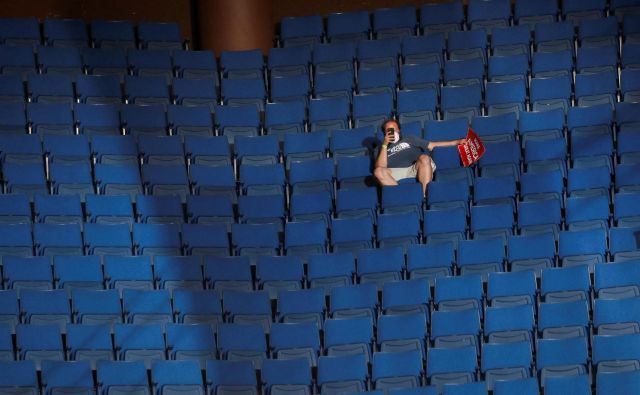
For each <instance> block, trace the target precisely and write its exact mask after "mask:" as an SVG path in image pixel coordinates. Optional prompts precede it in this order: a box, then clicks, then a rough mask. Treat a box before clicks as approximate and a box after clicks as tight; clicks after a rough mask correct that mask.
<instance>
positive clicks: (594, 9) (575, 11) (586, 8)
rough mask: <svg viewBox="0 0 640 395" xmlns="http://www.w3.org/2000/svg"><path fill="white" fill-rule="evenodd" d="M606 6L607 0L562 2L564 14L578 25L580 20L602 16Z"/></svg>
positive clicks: (571, 0)
mask: <svg viewBox="0 0 640 395" xmlns="http://www.w3.org/2000/svg"><path fill="white" fill-rule="evenodd" d="M605 8H606V4H605V2H603V1H600V0H592V1H587V2H580V1H573V0H570V1H566V2H563V3H562V16H563V17H565V19H567V20H568V21H572V22H573V23H574V24H575V25H578V24H579V22H580V21H582V20H585V19H596V18H601V17H602V16H603V15H604V12H605Z"/></svg>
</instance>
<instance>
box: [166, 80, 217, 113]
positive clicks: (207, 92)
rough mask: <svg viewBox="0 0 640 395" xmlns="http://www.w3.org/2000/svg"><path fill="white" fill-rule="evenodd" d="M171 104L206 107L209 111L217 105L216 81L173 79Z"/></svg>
mask: <svg viewBox="0 0 640 395" xmlns="http://www.w3.org/2000/svg"><path fill="white" fill-rule="evenodd" d="M172 88H173V96H172V98H173V102H175V103H176V104H181V105H183V106H207V107H209V110H210V111H213V110H214V109H215V105H216V104H218V97H217V93H216V92H217V90H216V80H215V79H213V78H206V79H205V78H200V79H189V78H174V79H173V83H172Z"/></svg>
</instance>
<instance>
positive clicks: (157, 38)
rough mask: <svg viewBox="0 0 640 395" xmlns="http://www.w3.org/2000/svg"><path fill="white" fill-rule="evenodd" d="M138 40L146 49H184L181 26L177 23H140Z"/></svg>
mask: <svg viewBox="0 0 640 395" xmlns="http://www.w3.org/2000/svg"><path fill="white" fill-rule="evenodd" d="M138 39H139V40H140V45H141V47H142V48H145V49H169V50H175V49H182V34H181V32H180V25H178V24H177V23H175V22H140V23H139V24H138Z"/></svg>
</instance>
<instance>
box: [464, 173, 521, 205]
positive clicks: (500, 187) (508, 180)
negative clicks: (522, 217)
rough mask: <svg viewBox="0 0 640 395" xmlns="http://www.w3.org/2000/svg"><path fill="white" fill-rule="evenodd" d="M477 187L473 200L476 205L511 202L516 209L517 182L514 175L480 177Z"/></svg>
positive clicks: (477, 180) (477, 179)
mask: <svg viewBox="0 0 640 395" xmlns="http://www.w3.org/2000/svg"><path fill="white" fill-rule="evenodd" d="M475 188H476V189H475V193H474V195H473V200H474V203H475V204H476V205H478V206H483V205H494V204H499V205H502V204H510V205H511V206H512V207H513V209H514V211H515V208H516V207H515V197H516V183H515V179H514V178H513V177H511V176H496V177H478V178H476V183H475ZM472 210H473V209H472ZM477 210H479V211H482V210H483V209H481V208H478V209H477Z"/></svg>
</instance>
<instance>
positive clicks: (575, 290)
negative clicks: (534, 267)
mask: <svg viewBox="0 0 640 395" xmlns="http://www.w3.org/2000/svg"><path fill="white" fill-rule="evenodd" d="M588 269H589V268H588V267H587V265H579V266H573V267H562V268H548V269H544V270H543V271H542V275H541V282H540V299H541V300H542V301H543V302H546V303H559V302H570V301H575V300H587V301H588V300H589V297H590V292H591V280H590V278H589V270H588Z"/></svg>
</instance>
